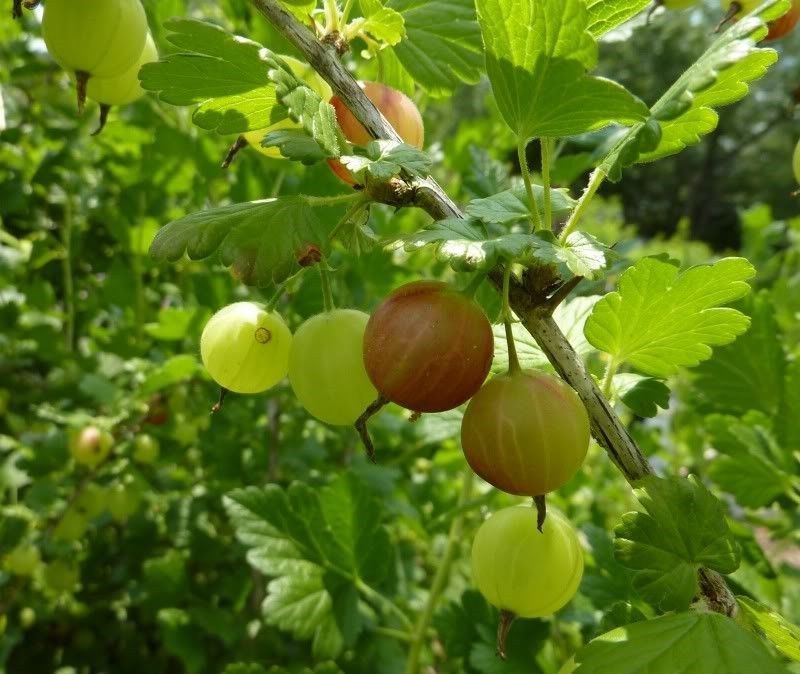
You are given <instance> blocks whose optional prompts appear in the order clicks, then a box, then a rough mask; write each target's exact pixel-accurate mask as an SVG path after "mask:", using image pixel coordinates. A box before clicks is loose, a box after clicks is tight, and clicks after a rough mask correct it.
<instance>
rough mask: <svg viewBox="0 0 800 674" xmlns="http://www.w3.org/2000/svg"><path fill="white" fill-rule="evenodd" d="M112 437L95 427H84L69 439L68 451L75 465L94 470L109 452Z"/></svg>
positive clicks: (112, 442)
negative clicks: (78, 464)
mask: <svg viewBox="0 0 800 674" xmlns="http://www.w3.org/2000/svg"><path fill="white" fill-rule="evenodd" d="M113 444H114V437H113V436H112V435H111V433H109V432H108V431H104V430H100V429H99V428H97V426H86V427H85V428H83V429H82V430H81V431H80V432H78V433H76V434H75V435H73V436H72V438H71V439H70V445H69V449H70V452H71V453H72V458H73V459H75V463H80V464H83V465H84V466H88V467H89V468H95V467H97V466H98V465H99V464H101V463H102V462H103V461H105V459H106V457H107V456H108V455H109V453H110V452H111V446H112V445H113Z"/></svg>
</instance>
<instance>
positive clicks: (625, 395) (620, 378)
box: [613, 372, 669, 417]
mask: <svg viewBox="0 0 800 674" xmlns="http://www.w3.org/2000/svg"><path fill="white" fill-rule="evenodd" d="M613 390H614V393H615V394H616V395H617V396H618V397H619V399H620V400H621V401H622V402H623V403H625V405H626V406H627V407H628V408H630V409H631V410H633V411H634V412H635V413H636V414H638V415H639V416H640V417H654V416H656V414H658V408H659V407H660V408H661V409H663V410H665V409H667V408H668V407H669V387H668V386H667V385H666V384H665V383H664V382H663V381H660V380H658V379H652V378H650V377H643V376H641V375H638V374H634V373H632V372H625V373H622V374H617V375H614V379H613Z"/></svg>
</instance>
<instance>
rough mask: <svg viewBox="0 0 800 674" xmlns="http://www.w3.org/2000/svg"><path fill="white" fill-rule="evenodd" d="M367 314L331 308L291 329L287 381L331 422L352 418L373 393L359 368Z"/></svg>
mask: <svg viewBox="0 0 800 674" xmlns="http://www.w3.org/2000/svg"><path fill="white" fill-rule="evenodd" d="M368 321H369V316H368V315H367V314H365V313H364V312H363V311H355V310H354V309H334V310H333V311H326V312H325V313H323V314H318V315H317V316H314V317H312V318H309V319H308V320H307V321H306V322H305V323H303V325H301V326H300V327H299V328H298V330H297V332H295V334H294V339H293V340H292V348H291V351H290V352H289V382H290V383H291V385H292V389H293V390H294V393H295V395H296V396H297V399H298V400H299V401H300V404H301V405H302V406H303V407H305V408H306V410H308V412H309V413H310V414H311V415H313V416H315V417H316V418H317V419H319V420H320V421H324V422H325V423H327V424H332V425H334V426H346V425H351V424H353V423H355V421H356V419H358V417H359V416H361V413H362V412H363V411H364V409H365V408H366V407H367V406H368V405H369V404H370V403H371V402H372V401H374V400H375V398H377V397H378V392H377V391H376V390H375V387H374V386H373V385H372V383H371V382H370V380H369V377H368V376H367V371H366V370H365V369H364V356H363V354H364V331H365V330H366V327H367V322H368Z"/></svg>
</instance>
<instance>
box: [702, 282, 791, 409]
mask: <svg viewBox="0 0 800 674" xmlns="http://www.w3.org/2000/svg"><path fill="white" fill-rule="evenodd" d="M738 308H739V309H741V311H742V312H743V313H744V314H746V315H747V316H749V317H750V321H751V322H750V329H749V330H748V331H747V332H745V333H744V334H743V335H741V336H740V337H738V338H737V339H736V341H735V342H733V343H732V344H729V345H727V346H723V347H722V348H720V349H715V350H714V355H713V356H712V357H711V358H710V359H709V360H707V361H705V362H704V363H701V364H700V366H699V367H698V368H697V370H696V371H695V376H694V381H693V384H694V387H695V389H696V390H697V391H698V393H699V394H700V397H701V398H702V400H703V403H704V405H705V406H706V407H707V408H710V409H711V410H715V411H718V412H724V413H727V414H743V413H744V412H747V411H748V410H760V411H762V412H764V413H765V414H769V415H775V414H777V412H778V408H779V406H780V403H781V392H782V391H783V389H784V385H783V379H784V371H785V368H786V357H785V355H784V353H783V343H782V341H781V335H780V330H779V328H778V325H777V323H776V321H775V311H774V307H773V305H772V302H771V301H770V297H769V295H768V294H765V293H763V292H762V293H759V294H758V295H755V296H753V297H748V298H745V300H744V301H743V302H742V303H741V304H740V305H739V306H738ZM786 390H787V391H790V390H791V389H790V388H787V389H786Z"/></svg>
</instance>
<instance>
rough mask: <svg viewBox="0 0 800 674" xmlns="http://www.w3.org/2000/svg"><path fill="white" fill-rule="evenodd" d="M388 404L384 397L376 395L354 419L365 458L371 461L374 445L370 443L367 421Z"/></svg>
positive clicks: (373, 459) (372, 459) (373, 454)
mask: <svg viewBox="0 0 800 674" xmlns="http://www.w3.org/2000/svg"><path fill="white" fill-rule="evenodd" d="M388 404H389V401H388V400H387V399H386V398H384V397H383V396H378V398H377V400H375V402H372V403H370V405H369V407H367V409H365V410H364V413H363V414H362V415H361V416H360V417H358V419H356V423H355V424H354V425H355V427H356V430H357V431H358V435H359V436H360V438H361V442H362V444H363V445H364V449H365V450H366V452H367V458H368V459H369V460H370V461H371V462H372V463H375V445H373V444H372V438H371V437H370V435H369V429H368V428H367V422H368V421H369V420H370V419H371V418H372V417H374V416H375V415H376V414H377V413H378V412H380V411H381V410H382V409H383V408H384V407H385V406H386V405H388Z"/></svg>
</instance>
